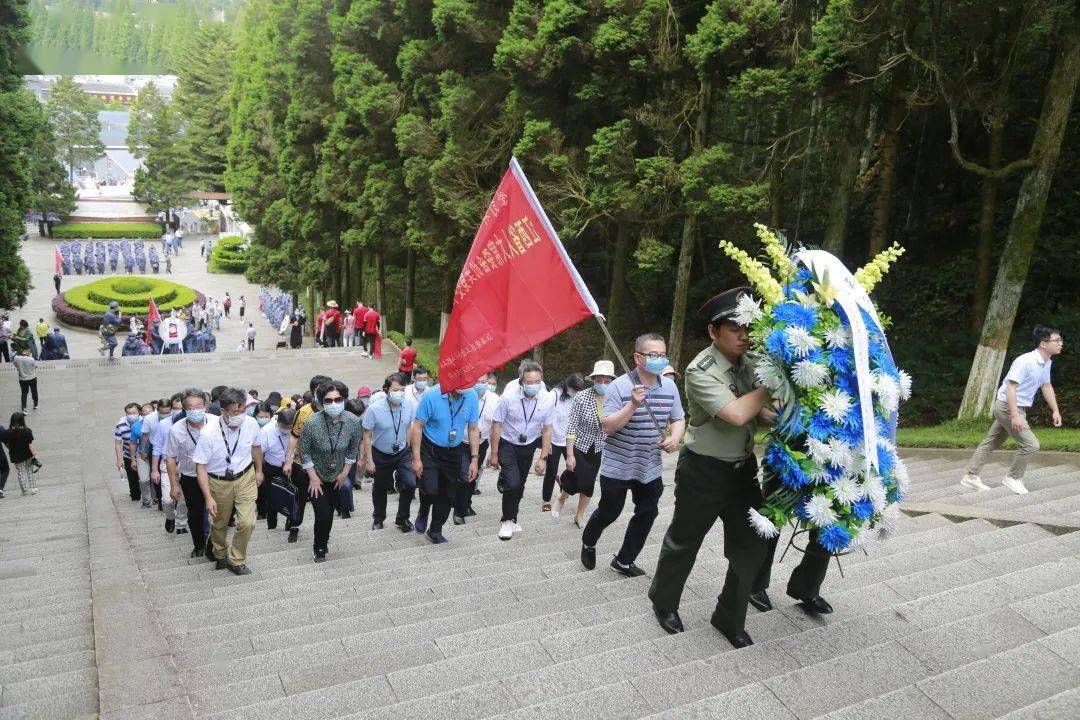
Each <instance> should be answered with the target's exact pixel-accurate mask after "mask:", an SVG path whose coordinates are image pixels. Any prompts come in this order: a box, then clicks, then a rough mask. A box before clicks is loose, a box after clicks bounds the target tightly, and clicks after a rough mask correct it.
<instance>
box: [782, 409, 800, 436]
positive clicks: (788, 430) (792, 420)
mask: <svg viewBox="0 0 1080 720" xmlns="http://www.w3.org/2000/svg"><path fill="white" fill-rule="evenodd" d="M784 411H785V408H784V407H782V406H781V407H780V408H779V409H778V410H777V411H776V415H777V417H778V418H779V417H782V416H783V414H784ZM776 429H777V430H779V431H780V433H781V434H783V435H785V436H788V437H799V436H800V435H803V434H804V433H806V413H805V411H804V410H803V409H802V408H800V407H798V406H795V409H794V411H793V412H792V413H791V415H789V416H788V418H787V419H786V420H784V422H782V423H780V424H779V425H777V426H776Z"/></svg>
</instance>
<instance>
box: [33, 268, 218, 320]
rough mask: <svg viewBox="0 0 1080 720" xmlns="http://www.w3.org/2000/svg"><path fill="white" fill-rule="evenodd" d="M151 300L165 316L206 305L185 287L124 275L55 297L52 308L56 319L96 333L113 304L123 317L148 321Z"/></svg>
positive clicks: (144, 277) (91, 283) (197, 294)
mask: <svg viewBox="0 0 1080 720" xmlns="http://www.w3.org/2000/svg"><path fill="white" fill-rule="evenodd" d="M150 298H153V299H154V303H155V304H156V305H157V307H158V310H159V311H160V312H161V314H162V315H164V314H165V313H166V312H168V311H169V310H172V309H173V308H182V307H187V306H189V305H191V303H193V302H199V303H200V304H201V303H203V302H206V298H205V297H204V296H203V294H202V293H200V292H198V291H196V290H192V289H191V288H189V287H187V286H185V285H180V284H179V283H174V282H170V281H168V280H163V279H161V278H156V277H147V276H144V275H125V276H121V277H107V278H102V279H100V280H95V281H94V282H90V283H86V284H85V285H78V286H76V287H73V288H71V289H69V290H67V291H66V292H64V293H63V294H61V295H57V296H55V297H54V298H53V301H52V308H53V312H54V313H56V317H57V319H59V320H60V321H61V322H63V323H64V324H66V325H74V326H76V327H84V328H89V329H91V330H97V329H98V327H100V326H101V320H102V318H103V317H104V316H105V311H106V310H108V309H109V303H110V302H113V301H115V302H117V303H119V304H120V310H121V311H122V312H123V316H124V318H128V317H130V316H131V315H139V316H141V317H143V318H144V319H145V316H146V313H147V310H148V301H149V299H150Z"/></svg>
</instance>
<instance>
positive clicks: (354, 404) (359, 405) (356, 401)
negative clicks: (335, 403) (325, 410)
mask: <svg viewBox="0 0 1080 720" xmlns="http://www.w3.org/2000/svg"><path fill="white" fill-rule="evenodd" d="M345 409H346V410H348V411H349V412H351V413H352V414H353V415H355V416H356V417H360V416H361V415H363V414H364V411H365V410H367V405H365V404H364V401H363V400H361V399H360V398H353V399H351V400H346V401H345Z"/></svg>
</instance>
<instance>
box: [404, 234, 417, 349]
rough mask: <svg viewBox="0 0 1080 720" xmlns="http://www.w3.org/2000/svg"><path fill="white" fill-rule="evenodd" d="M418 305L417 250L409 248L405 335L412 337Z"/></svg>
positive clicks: (414, 330)
mask: <svg viewBox="0 0 1080 720" xmlns="http://www.w3.org/2000/svg"><path fill="white" fill-rule="evenodd" d="M415 307H416V251H415V250H413V249H412V248H411V247H410V248H409V252H408V255H407V257H406V260H405V337H412V336H413V333H415V332H416V328H415V324H414V323H415V317H414V313H415Z"/></svg>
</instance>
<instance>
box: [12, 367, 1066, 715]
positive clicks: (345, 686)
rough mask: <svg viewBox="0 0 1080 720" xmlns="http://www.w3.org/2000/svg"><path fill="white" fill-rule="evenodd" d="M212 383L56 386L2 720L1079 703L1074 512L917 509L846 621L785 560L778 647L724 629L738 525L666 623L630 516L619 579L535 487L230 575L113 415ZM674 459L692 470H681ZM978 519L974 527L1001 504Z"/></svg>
mask: <svg viewBox="0 0 1080 720" xmlns="http://www.w3.org/2000/svg"><path fill="white" fill-rule="evenodd" d="M250 360H251V361H256V358H250ZM257 362H258V364H261V363H263V362H266V361H264V360H261V359H259V360H258V361H257ZM319 362H321V363H324V364H326V363H329V364H331V365H333V364H334V363H337V362H338V359H337V358H334V357H332V356H330V355H321V356H320V357H319ZM349 362H350V363H354V362H355V360H350V361H349ZM273 363H274V364H273V365H269V364H267V365H265V366H264V369H265V371H264V372H261V374H262V375H263V376H266V377H274V378H276V379H275V380H274V382H275V384H278V385H280V386H281V387H280V388H279V389H282V390H284V389H286V388H289V389H293V388H295V387H299V385H297V383H298V382H299V378H301V377H303V376H305V375H307V374H309V373H310V372H312V369H311V368H312V365H313V358H310V357H305V358H303V359H301V358H295V359H289V358H285V359H276V360H274V361H273ZM294 363H295V367H294V366H293V364H294ZM250 364H251V363H248V365H250ZM209 367H211V368H213V369H214V371H217V372H220V373H224V374H227V375H229V376H232V374H233V373H234V372H235V371H236V370H238V369H239V367H238V366H236V365H235V364H234V363H232V362H231V361H229V362H223V363H222V364H220V365H212V366H209ZM241 367H242V366H241ZM343 368H344V369H342V370H337V369H334V368H330V369H331V370H332V371H331V373H330V374H335V373H337V374H342V373H344V372H346V371H348V372H352V373H354V374H359V375H360V378H361V380H364V378H367V380H364V381H365V382H369V383H370V380H373V379H374V378H375V377H377V376H379V375H380V374H381V373H384V372H385V368H384V367H382V366H379V365H376V364H371V365H370V366H362V367H360V368H359V369H357V368H356V367H355V366H354V365H352V364H350V365H348V366H343ZM320 369H322V368H320ZM54 372H56V373H58V374H62V371H59V370H57V371H54ZM79 372H80V373H87V371H86V370H81V371H79ZM151 373H152V374H151ZM206 373H207V367H206V366H200V365H186V364H180V365H175V366H172V365H170V366H164V365H156V366H150V367H147V368H140V374H139V377H138V378H133V377H132V373H130V372H127V373H125V371H124V370H123V369H120V368H118V369H105V370H99V369H96V368H95V369H94V371H93V375H92V377H89V376H87V378H86V379H84V376H83V375H79V376H76V377H75V386H76V389H77V390H80V391H81V390H85V391H86V392H85V395H80V397H79V398H78V400H77V401H76V402H74V403H72V404H70V405H68V406H65V405H63V400H62V398H60V397H59V396H60V392H59V390H58V389H56V388H54V387H52V386H51V385H49V386H46V387H48V388H50V389H49V393H48V394H46V395H45V396H44V397H43V401H44V402H45V403H46V406H45V408H44V409H43V410H42V411H41V417H42V421H39V422H41V423H42V424H44V425H48V426H50V427H57V428H62V427H63V423H64V421H65V419H67V420H68V421H69V422H70V423H72V425H74V426H75V427H73V430H74V431H75V432H73V433H72V437H70V438H60V437H50V438H46V439H43V440H42V443H41V444H42V445H43V446H44V448H45V452H46V457H47V458H49V459H47V463H48V464H47V468H46V471H43V473H42V490H41V492H40V493H39V495H38V496H36V497H34V498H21V497H17V495H18V489H17V484H15V486H14V488H13V485H12V483H13V482H14V478H13V479H12V481H10V482H9V483H8V490H9V496H8V498H7V499H5V500H0V606H2V607H3V608H4V609H5V612H4V613H3V615H2V616H0V638H2V639H0V685H2V689H0V720H5V719H6V718H35V719H37V718H75V717H85V716H90V715H92V714H93V713H95V712H100V715H101V717H102V718H125V719H129V718H154V720H170V719H171V718H192V717H194V718H207V719H213V720H224V719H229V720H232V719H234V718H235V719H238V720H244V719H246V718H252V719H255V718H258V720H269V719H274V718H288V719H289V720H304V719H308V718H311V719H321V718H349V719H350V720H361V719H365V720H366V719H368V718H372V719H374V718H380V719H382V718H387V717H423V718H425V719H430V720H439V719H442V718H447V719H450V718H453V719H455V720H456V719H458V718H470V719H477V720H479V719H481V718H484V719H489V720H510V719H513V720H524V719H530V720H532V719H535V720H541V719H542V720H562V719H563V718H567V719H569V718H595V719H601V718H612V719H616V718H617V719H620V720H621V719H623V718H626V719H629V718H648V719H649V720H659V719H664V720H685V719H687V718H719V717H723V718H770V719H780V718H816V717H827V718H835V719H837V720H839V719H840V718H844V720H851V719H852V718H863V717H865V718H905V719H911V718H953V719H956V720H959V719H961V718H994V717H1009V718H1040V719H1045V718H1075V717H1077V710H1076V708H1077V707H1078V705H1077V702H1078V700H1080V557H1078V554H1080V553H1078V551H1080V533H1077V532H1072V531H1071V530H1072V528H1071V527H1069V526H1068V525H1067V523H1065V521H1064V520H1063V521H1062V523H1065V524H1061V523H1059V524H1052V523H1043V524H1039V523H1035V522H1017V521H1015V520H1012V521H1009V520H1002V519H998V518H994V519H992V520H991V519H986V518H983V517H976V516H971V517H965V516H963V515H961V514H960V513H958V512H956V511H955V510H954V511H950V512H949V513H945V514H941V513H936V512H922V511H920V510H910V511H909V516H907V517H905V518H904V520H903V522H902V524H901V528H900V532H899V533H898V534H897V535H896V536H894V537H892V538H890V539H888V540H886V541H883V542H880V543H878V544H876V545H874V546H873V547H872V548H871V550H870V553H869V554H863V553H858V554H853V555H850V556H847V557H845V558H844V559H843V562H842V571H843V573H842V574H841V572H840V571H839V570H838V568H837V567H836V565H834V566H833V567H831V568H830V571H829V576H828V578H827V580H826V584H825V586H824V588H823V595H825V597H827V598H828V599H829V601H830V602H831V603H832V604H833V606H834V608H835V609H836V612H835V613H834V614H832V615H829V616H824V617H812V616H808V615H806V614H805V613H804V612H803V611H801V610H800V609H799V608H797V607H796V606H795V605H794V604H793V601H790V600H789V599H788V598H787V597H786V596H785V595H784V592H783V588H784V586H785V583H786V580H787V577H788V575H789V574H790V571H791V569H792V568H793V567H794V565H795V563H796V562H797V561H798V558H797V557H796V555H797V553H796V552H795V551H792V552H789V553H788V554H787V555H786V556H785V557H784V559H783V561H782V562H780V563H779V564H778V566H777V567H776V569H775V572H774V582H773V589H772V592H771V595H772V598H773V602H774V604H775V606H776V609H775V610H773V611H772V612H768V613H757V612H756V611H754V610H753V609H751V611H750V615H749V618H748V628H747V629H748V631H749V632H750V634H751V635H752V636H753V638H754V640H755V642H756V644H755V645H754V646H752V647H750V648H746V649H743V650H734V649H733V648H732V647H731V646H730V645H729V644H728V643H727V641H726V640H724V638H723V637H722V636H721V635H720V634H719V633H717V632H716V631H715V630H714V629H713V628H712V627H711V626H710V625H709V624H708V617H709V614H710V612H711V610H712V607H713V604H714V603H715V597H716V594H717V593H718V592H719V590H720V587H721V584H722V581H723V576H724V572H725V571H726V567H727V563H726V560H725V559H724V556H723V536H722V533H721V532H719V531H714V532H713V533H711V534H710V536H709V539H708V541H707V543H706V545H705V546H704V547H703V548H702V551H701V553H700V555H699V557H698V563H697V566H696V567H695V570H694V573H693V574H692V575H691V578H690V581H689V583H688V585H687V589H686V593H685V594H684V598H683V605H682V608H681V614H682V617H683V620H684V622H685V623H686V626H687V631H686V632H684V633H682V634H680V635H675V636H669V635H667V634H665V633H664V632H663V631H662V630H661V629H660V628H659V626H658V625H657V624H656V621H655V620H654V618H653V617H652V613H651V611H650V606H649V601H648V598H647V597H646V590H647V588H648V584H649V578H648V577H643V578H637V579H627V578H624V577H622V576H620V575H618V574H616V573H614V572H613V571H612V570H611V569H610V568H608V567H607V566H606V562H607V559H608V558H610V555H611V553H613V552H614V551H615V549H616V548H617V545H618V542H619V539H620V538H621V535H622V531H623V529H624V528H625V520H626V518H625V517H624V518H622V519H621V520H620V521H619V522H617V523H616V524H615V525H613V526H612V527H611V528H609V530H608V531H607V532H606V533H605V536H604V538H603V539H602V541H601V545H600V547H599V553H598V555H599V558H600V563H598V568H597V569H596V570H594V571H591V572H589V571H585V570H584V569H583V568H582V566H581V564H580V562H579V561H578V550H579V543H580V531H578V530H577V529H576V528H574V526H573V522H572V516H568V515H564V516H563V517H562V518H561V519H560V520H558V521H555V520H552V519H551V518H550V517H549V516H546V515H541V514H540V512H539V500H540V499H539V491H540V482H539V479H538V478H531V479H530V482H529V484H528V486H527V489H526V499H525V500H524V502H523V504H522V507H523V514H522V518H521V524H522V525H523V526H524V532H523V533H522V534H520V535H518V536H515V537H514V539H513V540H511V541H509V542H501V541H499V540H498V538H497V537H496V531H497V526H498V522H497V520H498V512H499V511H498V501H499V497H498V495H497V494H496V493H495V492H494V480H493V476H492V475H491V474H490V471H489V473H488V474H486V475H485V477H484V478H483V479H482V481H481V486H482V487H483V489H484V493H483V494H482V495H480V496H478V497H476V498H475V499H476V503H475V507H476V509H477V511H478V513H479V514H478V515H477V516H476V517H475V518H470V519H469V522H468V524H466V525H465V526H456V527H455V526H448V527H447V532H446V534H447V536H448V537H449V538H450V540H451V542H450V543H449V544H447V545H442V546H433V545H431V544H429V543H428V542H427V541H426V539H425V538H423V537H422V536H420V535H417V534H415V533H410V534H402V533H400V532H399V531H398V530H397V529H395V528H393V527H391V526H388V527H387V528H386V529H385V530H381V531H372V530H369V529H368V528H369V527H370V511H371V505H370V497H369V492H368V489H367V487H365V488H364V489H363V490H362V491H359V492H357V493H355V499H356V504H357V510H356V512H355V513H354V515H353V517H352V518H351V519H348V520H340V519H336V520H335V526H334V531H333V534H332V536H331V546H330V556H329V560H328V562H326V563H323V564H319V565H315V564H314V563H312V562H311V552H310V541H311V535H310V522H311V521H310V519H309V520H308V525H307V526H306V527H305V529H304V530H303V532H302V534H301V536H300V542H299V543H297V544H292V545H290V544H288V543H286V542H285V537H286V533H285V532H284V531H283V530H282V529H278V530H274V531H270V530H267V529H266V527H265V524H260V526H259V527H258V528H257V529H256V531H255V533H254V536H253V541H252V544H251V552H250V565H251V567H252V569H253V570H254V573H253V574H252V575H250V576H246V577H243V578H238V577H235V576H233V575H231V574H230V573H228V572H226V571H223V570H222V571H218V570H215V569H213V566H212V565H211V564H209V563H208V562H206V561H205V560H203V561H197V560H191V559H189V558H188V553H189V551H190V548H191V544H190V541H189V539H188V538H187V536H179V537H177V536H175V535H168V534H166V533H165V532H164V530H163V516H162V514H160V513H158V512H157V511H156V510H143V509H141V508H140V507H139V505H138V503H132V502H131V501H130V500H129V499H128V498H127V492H126V487H125V486H124V485H123V484H122V483H121V482H120V481H119V480H118V479H117V478H116V471H115V469H113V470H111V471H110V470H109V466H110V462H109V456H108V450H109V447H108V445H109V443H108V440H107V437H106V436H105V434H104V433H105V430H103V429H102V427H100V423H102V422H106V420H107V423H106V424H108V423H111V422H112V421H113V420H114V419H115V418H113V415H117V414H118V413H117V412H116V411H115V408H114V407H113V405H116V404H117V400H116V398H126V397H127V396H128V395H129V394H131V392H134V390H133V388H134V387H135V386H139V387H143V386H146V384H147V383H148V382H150V383H153V382H162V383H163V382H169V383H170V385H169V387H172V385H178V384H180V385H182V384H184V383H186V382H189V381H191V378H192V377H196V378H197V377H199V376H203V377H205V376H206ZM364 373H367V375H365V374H364ZM211 374H213V373H211ZM148 376H149V378H148ZM244 376H245V377H249V378H250V377H259V376H260V371H259V370H258V368H256V369H254V370H252V369H250V368H246V373H245V375H244ZM368 376H370V377H368ZM0 380H3V379H2V378H0ZM51 380H52V378H50V381H51ZM347 380H348V381H350V385H352V384H355V383H356V382H357V381H356V380H353V379H350V378H347ZM252 382H254V381H252ZM10 384H14V383H13V382H12V383H10ZM204 384H210V382H209V381H205V380H204ZM7 385H8V383H4V382H0V387H3V389H2V390H0V400H3V401H4V402H5V407H7V406H8V404H7V403H8V400H9V399H10V397H11V396H10V388H8V387H6V386H7ZM256 385H257V386H265V385H266V382H265V381H264V382H258V383H256ZM271 389H272V388H271ZM147 394H148V393H147V392H145V391H143V392H141V393H138V394H136V395H135V396H136V397H141V396H142V395H147ZM149 394H150V395H153V394H155V393H149ZM54 401H55V404H56V406H57V407H55V408H52V407H51V405H50V404H51V403H53V402H54ZM102 403H111V404H109V405H108V407H107V410H108V412H107V413H104V412H100V411H99V406H100V405H101V404H102ZM50 413H56V414H55V415H50ZM99 413H100V415H101V417H100V418H99V417H98V415H99ZM106 416H107V418H106ZM37 427H39V425H35V428H37ZM1052 460H1056V459H1053V458H1052ZM667 464H668V470H667V472H666V473H665V477H666V478H667V479H668V481H669V482H670V479H671V478H672V477H673V471H674V467H673V466H674V458H668V463H667ZM908 464H909V469H910V473H911V476H912V485H913V494H912V500H913V502H912V506H911V507H912V508H918V507H922V504H923V503H931V502H939V503H943V502H944V500H945V499H947V500H948V505H949V507H951V508H955V507H956V506H959V505H962V504H963V503H962V502H961V498H963V497H964V496H965V493H966V492H968V491H964V492H957V490H963V489H962V488H959V486H957V485H955V481H956V479H957V474H956V469H957V468H960V471H961V472H962V467H963V461H962V460H960V459H955V460H954V459H950V458H947V457H943V456H937V455H934V454H933V453H916V454H912V455H909V457H908ZM1000 474H1003V471H1002V472H1001V473H998V474H995V473H994V472H993V471H992V469H990V468H988V470H987V472H986V473H984V475H985V476H986V477H987V478H995V477H998V476H999V475H1000ZM1078 478H1080V467H1076V466H1074V465H1066V464H1061V463H1057V462H1050V463H1047V464H1044V465H1043V466H1039V467H1036V468H1034V469H1033V470H1032V472H1031V475H1030V482H1029V488H1030V489H1031V490H1032V492H1031V494H1030V495H1029V496H1025V497H1026V498H1034V497H1035V496H1036V495H1038V494H1039V493H1049V492H1055V493H1057V494H1055V495H1047V496H1045V499H1043V498H1039V500H1041V502H1039V503H1037V504H1036V505H1032V506H1031V507H1041V506H1043V505H1046V504H1047V503H1049V504H1051V505H1053V503H1054V500H1055V499H1059V500H1061V501H1062V502H1067V501H1068V498H1074V497H1076V496H1077V495H1080V483H1078V482H1077V479H1078ZM988 482H990V484H991V485H992V486H993V485H996V484H997V483H996V482H995V481H993V480H992V479H991V480H988ZM1070 486H1071V487H1072V488H1073V489H1074V490H1075V493H1073V492H1067V491H1066V490H1065V488H1066V487H1070ZM932 493H939V494H938V495H932ZM980 495H982V496H984V497H983V498H980V501H982V500H985V502H986V503H1000V504H1001V506H1000V507H999V506H997V505H992V506H990V507H992V508H993V512H994V513H999V512H1011V511H1013V510H1014V509H1015V505H1014V504H1013V503H1015V502H1016V501H1012V498H1010V497H1008V496H1005V495H1002V494H1001V493H1000V491H999V490H998V489H996V488H995V489H994V490H992V491H990V492H988V493H981V494H980ZM672 496H673V493H672V492H671V489H670V488H669V489H668V491H667V492H666V493H665V495H664V498H663V499H662V501H661V512H660V517H659V518H658V519H657V521H656V523H655V525H654V528H653V532H652V534H651V536H650V538H649V542H648V545H647V546H646V548H645V550H644V552H643V553H642V556H641V558H640V559H639V561H638V562H639V564H640V565H641V566H642V567H644V568H645V569H646V570H649V571H651V570H652V569H653V568H654V567H655V564H656V559H657V555H658V553H659V546H660V541H661V539H662V537H663V532H664V530H665V529H666V527H667V525H668V523H669V521H670V518H671V513H672V507H673V506H672V501H673V497H672ZM1013 497H1017V498H1019V497H1020V496H1013ZM1010 501H1011V502H1010ZM968 506H969V508H970V509H971V513H969V515H971V514H973V513H981V512H985V511H986V510H985V508H983V507H982V506H981V505H972V504H971V503H968ZM414 507H415V506H414ZM1052 509H1053V513H1054V514H1060V515H1061V517H1063V518H1067V517H1068V514H1067V513H1064V514H1063V513H1058V511H1057V509H1056V507H1054V508H1052ZM1044 514H1046V513H1044Z"/></svg>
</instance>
